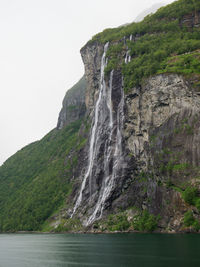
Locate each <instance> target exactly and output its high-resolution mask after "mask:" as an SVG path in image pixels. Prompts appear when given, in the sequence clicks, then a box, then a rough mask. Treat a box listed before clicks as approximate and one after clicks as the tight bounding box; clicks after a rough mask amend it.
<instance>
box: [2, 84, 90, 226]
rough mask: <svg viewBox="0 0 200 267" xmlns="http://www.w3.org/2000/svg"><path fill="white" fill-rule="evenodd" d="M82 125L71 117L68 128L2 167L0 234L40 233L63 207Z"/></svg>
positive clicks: (53, 134) (49, 136)
mask: <svg viewBox="0 0 200 267" xmlns="http://www.w3.org/2000/svg"><path fill="white" fill-rule="evenodd" d="M72 90H73V89H72ZM70 93H71V92H70V90H69V91H68V95H70ZM72 94H73V92H72ZM83 94H84V92H83ZM83 115H84V114H83ZM75 119H77V118H76V116H75ZM81 123H82V120H75V121H74V122H73V119H72V118H70V123H68V125H67V126H63V127H62V129H61V130H57V129H54V130H52V131H51V132H50V133H48V134H47V135H46V136H45V137H44V138H42V139H41V140H40V141H37V142H34V143H32V144H30V145H28V146H26V147H24V148H23V149H21V150H20V151H18V152H17V153H16V154H15V155H13V156H12V157H10V158H9V159H8V160H7V161H6V162H5V163H4V164H3V165H2V166H1V168H0V231H16V230H18V231H22V230H39V229H41V227H42V224H43V223H44V222H45V220H46V219H47V218H49V216H50V215H51V214H52V213H53V212H55V211H56V210H57V209H58V208H59V207H61V206H63V204H64V202H65V199H66V197H67V195H69V193H70V192H71V189H72V182H73V179H72V178H73V175H74V171H75V167H76V166H77V163H78V162H77V161H78V151H79V150H80V149H81V147H82V146H83V145H84V142H85V141H84V140H85V139H84V137H83V136H81V135H79V134H78V132H79V129H80V125H81ZM83 132H84V131H83Z"/></svg>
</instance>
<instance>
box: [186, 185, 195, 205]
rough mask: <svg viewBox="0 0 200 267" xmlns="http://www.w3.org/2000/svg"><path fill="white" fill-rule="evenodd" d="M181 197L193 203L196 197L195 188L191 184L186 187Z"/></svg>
mask: <svg viewBox="0 0 200 267" xmlns="http://www.w3.org/2000/svg"><path fill="white" fill-rule="evenodd" d="M182 197H183V199H184V200H185V202H186V203H188V204H190V205H194V204H195V200H196V197H197V188H195V187H191V186H190V187H188V188H186V189H185V191H184V192H183V193H182Z"/></svg>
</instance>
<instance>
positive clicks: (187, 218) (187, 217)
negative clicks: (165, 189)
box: [183, 210, 200, 231]
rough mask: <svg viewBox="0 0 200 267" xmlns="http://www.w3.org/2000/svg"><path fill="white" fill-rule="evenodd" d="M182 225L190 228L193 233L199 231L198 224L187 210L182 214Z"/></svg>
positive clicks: (199, 226) (199, 225)
mask: <svg viewBox="0 0 200 267" xmlns="http://www.w3.org/2000/svg"><path fill="white" fill-rule="evenodd" d="M183 222H184V225H185V226H187V227H192V228H193V229H194V230H195V231H199V230H200V223H199V222H198V220H197V219H195V217H194V216H193V213H192V211H190V210H188V211H187V212H186V213H185V214H184V219H183Z"/></svg>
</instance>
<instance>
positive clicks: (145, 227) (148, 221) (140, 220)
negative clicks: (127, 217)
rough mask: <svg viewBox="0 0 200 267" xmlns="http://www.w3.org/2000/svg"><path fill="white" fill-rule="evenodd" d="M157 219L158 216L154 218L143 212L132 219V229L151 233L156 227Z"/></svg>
mask: <svg viewBox="0 0 200 267" xmlns="http://www.w3.org/2000/svg"><path fill="white" fill-rule="evenodd" d="M159 219H160V216H155V215H153V214H150V213H149V212H148V211H146V210H145V211H143V212H142V214H140V215H137V216H136V217H135V218H134V219H133V227H134V229H135V230H138V231H142V232H143V231H147V232H152V231H154V230H155V229H156V228H157V227H158V221H159Z"/></svg>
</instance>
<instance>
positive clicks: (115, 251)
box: [0, 234, 200, 267]
mask: <svg viewBox="0 0 200 267" xmlns="http://www.w3.org/2000/svg"><path fill="white" fill-rule="evenodd" d="M19 266H20V267H61V266H62V267H64V266H67V267H70V266H78V267H82V266H83V267H87V266H94V267H95V266H102V267H104V266H111V267H112V266H113V267H119V266H120V267H146V266H148V267H157V266H158V267H165V266H166V267H169V266H170V267H175V266H176V267H178V266H181V267H186V266H187V267H188V266H189V267H193V266H194V267H196V266H200V235H198V234H197V235H193V234H188V235H187V234H186V235H185V234H180V235H178V234H174V235H168V234H100V235H95V234H1V235H0V267H19Z"/></svg>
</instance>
